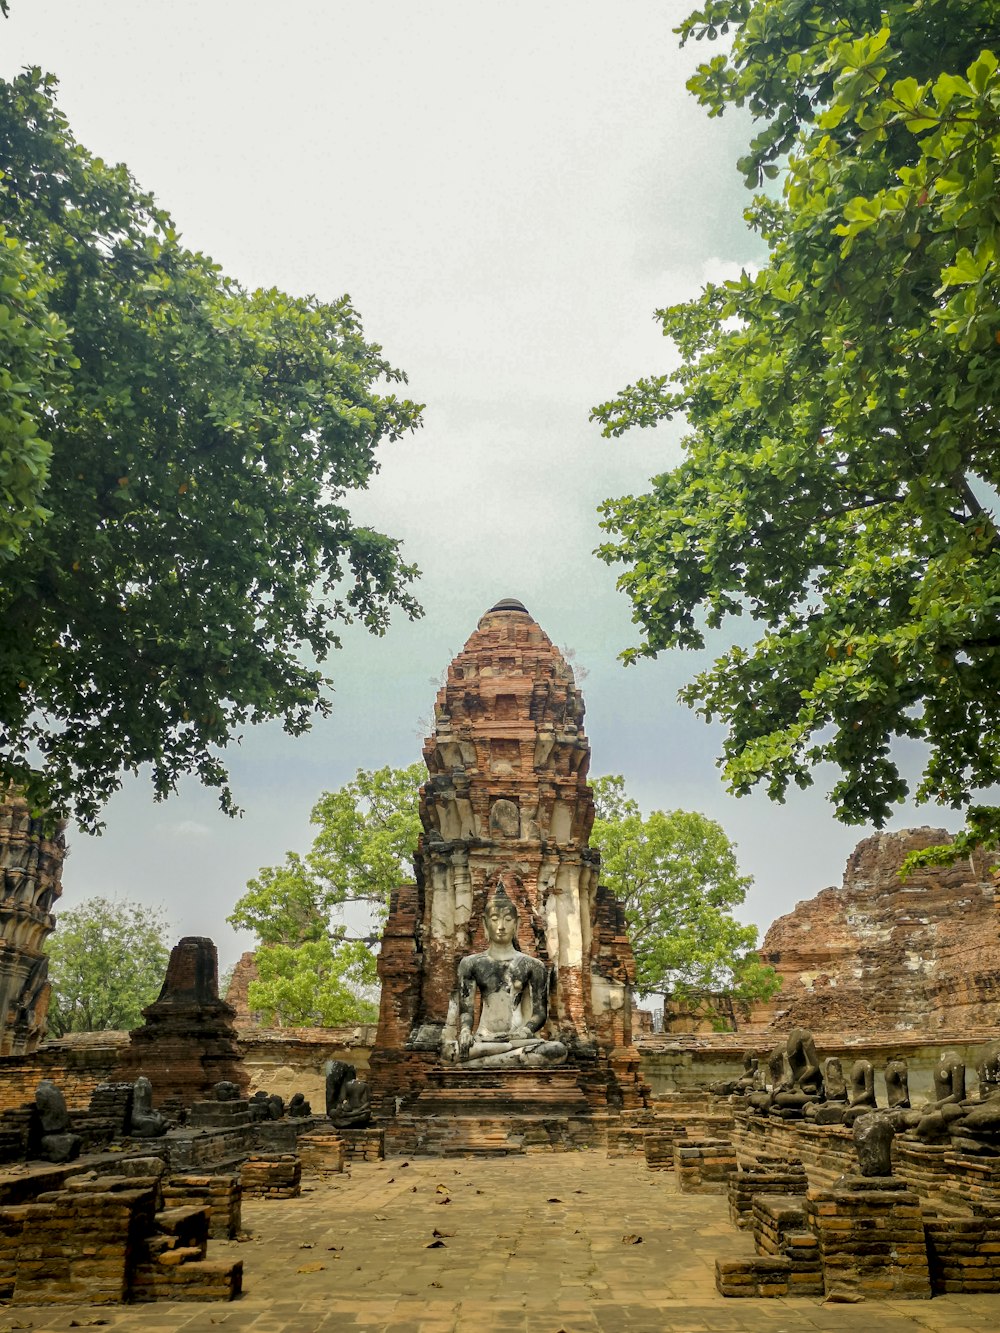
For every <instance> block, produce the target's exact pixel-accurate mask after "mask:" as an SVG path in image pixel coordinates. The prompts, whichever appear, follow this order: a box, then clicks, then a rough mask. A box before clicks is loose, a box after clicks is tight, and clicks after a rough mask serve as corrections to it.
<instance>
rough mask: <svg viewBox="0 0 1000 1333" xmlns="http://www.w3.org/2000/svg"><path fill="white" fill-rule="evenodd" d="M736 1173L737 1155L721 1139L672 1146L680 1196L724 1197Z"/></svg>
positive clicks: (730, 1145)
mask: <svg viewBox="0 0 1000 1333" xmlns="http://www.w3.org/2000/svg"><path fill="white" fill-rule="evenodd" d="M735 1172H736V1152H735V1150H734V1149H733V1145H732V1144H731V1143H727V1142H726V1141H725V1140H724V1139H691V1140H689V1141H687V1142H681V1143H676V1144H675V1145H674V1173H675V1175H676V1177H677V1188H678V1189H679V1190H680V1192H681V1193H682V1194H726V1193H728V1191H729V1178H730V1176H732V1175H733V1174H735Z"/></svg>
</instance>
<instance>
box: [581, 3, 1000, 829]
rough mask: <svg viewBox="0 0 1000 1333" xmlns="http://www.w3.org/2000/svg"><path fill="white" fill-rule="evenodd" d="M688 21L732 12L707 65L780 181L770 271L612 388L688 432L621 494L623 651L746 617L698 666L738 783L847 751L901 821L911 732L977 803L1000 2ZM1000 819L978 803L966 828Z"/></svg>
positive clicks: (618, 542)
mask: <svg viewBox="0 0 1000 1333" xmlns="http://www.w3.org/2000/svg"><path fill="white" fill-rule="evenodd" d="M678 31H679V32H680V33H681V35H682V39H683V40H684V41H687V40H689V39H691V38H694V39H699V38H707V39H708V40H712V39H713V38H716V37H722V36H725V35H728V37H729V42H728V44H727V49H726V51H725V52H722V53H720V54H717V55H714V56H713V57H711V58H710V59H709V60H708V61H707V62H706V63H705V64H703V65H702V66H701V67H700V69H699V70H698V72H697V73H696V74H695V75H694V77H693V78H692V80H691V82H690V84H689V86H690V87H691V88H692V89H693V91H694V92H695V94H696V96H697V97H698V98H699V99H700V100H701V102H702V103H703V105H705V106H706V107H707V109H708V112H709V114H710V115H719V114H722V112H723V111H724V110H725V108H726V107H727V106H730V105H736V106H746V107H748V108H749V110H750V111H751V112H752V113H753V115H754V117H755V120H756V122H757V125H758V132H757V133H756V135H755V137H754V140H753V142H752V144H751V145H750V149H749V152H748V154H747V156H746V157H745V158H744V159H743V161H742V162H741V164H740V166H741V169H742V170H743V172H744V174H745V175H746V177H747V181H748V184H750V185H751V186H752V187H755V186H757V185H758V183H760V182H761V181H762V180H763V179H764V178H767V177H771V178H775V177H779V176H780V178H781V181H780V197H779V198H777V199H775V198H770V197H766V196H763V195H758V196H757V197H756V198H755V199H754V201H753V203H752V205H751V206H750V208H749V211H748V213H747V218H748V220H749V221H750V223H751V225H752V226H753V227H754V228H756V230H757V231H758V232H759V233H760V235H761V237H762V238H763V240H764V242H765V243H766V246H767V250H768V259H767V262H766V263H765V265H764V266H763V267H762V268H761V269H760V271H759V272H757V273H756V274H755V275H751V274H750V273H744V274H743V275H742V277H741V278H740V279H739V280H736V281H733V282H727V283H723V284H715V285H710V286H708V287H706V288H705V289H704V291H703V292H702V294H701V296H700V297H699V298H698V299H696V300H694V301H691V302H688V303H685V304H683V305H678V306H673V307H671V308H669V309H666V310H662V311H660V312H659V317H660V319H661V320H662V324H663V329H664V332H665V333H666V334H667V335H668V336H669V337H670V338H672V339H673V340H674V342H675V343H676V346H677V348H678V350H679V353H680V365H679V368H678V369H677V370H676V371H674V372H673V373H671V374H664V375H656V376H653V377H651V378H648V379H645V380H641V381H638V382H637V383H636V384H634V385H631V386H629V387H628V388H626V389H625V390H624V391H623V392H622V393H621V394H620V395H619V396H618V397H617V398H616V399H614V400H613V401H610V402H607V403H605V404H603V405H602V406H601V407H599V408H596V409H595V416H596V417H597V418H598V419H599V420H600V421H601V422H603V424H604V428H605V433H607V434H610V435H618V434H620V433H621V432H623V431H625V430H627V429H629V428H631V427H633V426H637V425H638V426H651V425H655V424H656V423H658V422H660V421H666V420H669V419H671V418H673V417H683V418H685V419H686V421H687V424H688V426H689V428H690V433H689V434H688V435H687V437H686V439H685V440H684V458H683V461H682V462H681V464H680V465H679V466H678V467H676V468H675V469H674V470H673V471H670V472H666V473H664V474H662V475H660V476H657V477H655V478H654V479H653V481H652V483H651V489H650V490H649V491H648V492H647V493H646V494H643V495H637V496H626V497H624V498H620V499H615V500H609V501H607V502H606V503H605V505H604V506H603V515H604V518H603V526H604V528H605V529H606V531H607V532H608V534H609V540H608V541H607V542H606V543H605V544H604V545H603V546H602V548H601V550H600V554H601V555H602V557H603V558H604V559H605V560H606V561H608V562H621V563H622V564H623V565H624V566H625V568H624V571H623V572H622V573H621V575H620V577H619V587H620V588H622V589H623V590H624V591H625V592H626V593H627V595H628V596H629V597H630V598H631V600H632V603H633V608H634V620H635V621H636V623H637V624H639V625H640V627H641V632H642V641H641V643H640V644H638V645H637V646H635V647H633V648H631V649H629V650H628V652H627V653H626V654H625V656H626V658H627V659H633V658H635V657H637V656H641V655H645V656H654V655H655V654H656V653H657V652H659V651H660V650H661V649H665V648H674V647H681V648H696V649H697V648H702V647H703V646H704V645H705V643H706V633H707V632H708V631H712V630H717V629H718V628H719V627H721V626H723V625H724V624H727V622H730V621H731V619H732V618H734V617H739V616H745V617H749V618H751V619H752V620H754V621H756V622H757V629H756V632H755V633H754V634H752V635H751V634H744V635H742V636H740V637H741V639H742V641H741V642H739V643H737V644H736V645H735V646H733V647H730V648H729V649H728V650H727V651H725V652H724V653H723V654H722V656H720V657H719V658H718V660H717V661H716V662H715V664H714V665H713V666H712V667H710V668H709V669H708V670H706V671H704V672H702V673H701V674H700V675H698V676H697V677H696V678H695V679H694V681H693V682H692V683H691V684H690V685H689V686H688V687H687V688H686V689H685V690H684V691H683V692H682V698H684V699H685V700H686V701H687V702H688V703H689V704H690V705H692V706H694V707H696V708H697V709H698V710H699V711H700V712H701V713H703V714H704V716H705V717H706V718H709V719H711V718H719V719H721V720H722V721H723V722H724V723H725V725H726V727H727V730H728V735H727V739H726V741H725V744H724V754H723V759H722V763H723V767H724V772H725V776H726V778H727V780H728V784H729V787H730V789H731V790H732V791H734V792H736V793H738V794H743V793H745V792H748V791H749V790H750V789H751V788H752V787H754V786H755V785H756V784H758V783H763V784H764V786H765V787H766V789H767V791H768V793H769V795H770V796H771V797H772V798H773V799H775V800H781V799H783V797H784V794H785V792H786V790H787V787H788V784H789V783H790V782H792V783H795V784H797V785H798V786H800V787H806V786H808V785H809V784H810V783H811V782H812V780H813V777H812V770H813V769H814V767H815V766H816V765H817V764H819V763H820V762H824V761H825V762H829V763H831V764H833V765H835V766H836V768H837V769H838V770H839V773H840V776H839V779H838V780H837V782H836V785H835V786H834V787H833V791H832V799H833V802H834V804H835V808H836V813H837V815H838V816H839V818H841V819H842V820H844V821H846V822H849V823H868V822H871V823H874V824H875V825H881V824H882V823H883V822H884V821H885V820H886V818H887V817H888V816H889V814H890V812H891V810H892V808H893V806H894V805H895V804H896V803H898V802H900V801H902V800H903V799H904V797H905V796H906V795H907V793H908V786H907V783H906V781H905V780H904V778H903V776H902V774H901V773H900V771H899V767H898V763H897V758H896V751H897V746H896V744H895V743H896V742H897V741H898V740H899V739H903V740H907V741H917V742H921V743H922V744H923V746H924V754H925V764H924V769H923V774H922V778H921V780H920V783H919V786H918V788H917V790H916V798H917V799H918V800H921V801H926V800H934V801H938V802H943V803H945V804H947V805H951V806H952V807H954V808H962V807H965V806H966V805H968V804H969V803H970V802H971V801H973V800H975V799H977V795H976V794H977V793H979V792H982V791H983V789H985V788H988V787H989V786H990V785H992V784H994V783H996V782H997V781H998V780H1000V550H998V544H997V521H996V489H997V487H998V485H1000V451H998V450H997V447H996V439H997V430H998V421H997V403H998V402H1000V322H998V318H997V310H998V308H1000V268H998V263H997V237H998V231H997V225H998V217H1000V213H998V209H997V180H998V173H1000V134H998V126H1000V73H998V69H997V59H996V56H995V55H994V54H993V52H992V50H991V48H993V47H995V46H996V45H997V44H998V43H1000V5H998V4H996V3H972V2H970V3H964V4H960V5H957V6H956V5H955V4H954V3H953V0H923V2H922V3H920V4H912V3H903V2H902V0H897V2H896V3H883V4H881V5H877V4H876V5H871V4H868V3H859V2H858V0H822V3H819V2H817V3H809V2H808V0H806V2H805V3H796V4H794V5H793V4H789V3H787V0H709V2H708V3H705V4H703V5H702V6H701V7H700V8H699V9H697V10H696V11H695V12H694V13H693V14H692V15H690V17H689V18H687V19H686V20H685V21H684V22H683V23H682V24H681V27H680V28H679V29H678ZM730 641H731V640H730ZM998 835H1000V812H998V811H997V809H996V808H992V807H983V806H978V807H975V808H973V809H972V811H971V815H970V820H969V833H968V835H967V836H965V837H962V838H960V839H959V840H958V842H957V843H956V844H955V845H954V848H953V851H952V853H951V854H952V855H960V854H962V852H964V851H965V850H966V849H967V847H968V844H969V842H970V841H973V842H975V841H979V840H983V839H985V841H986V842H987V843H988V844H990V845H996V843H997V840H998Z"/></svg>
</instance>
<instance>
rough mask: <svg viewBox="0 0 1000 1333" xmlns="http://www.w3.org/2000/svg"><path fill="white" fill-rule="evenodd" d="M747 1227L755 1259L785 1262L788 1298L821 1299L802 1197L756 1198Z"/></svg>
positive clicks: (814, 1243)
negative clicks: (787, 1266)
mask: <svg viewBox="0 0 1000 1333" xmlns="http://www.w3.org/2000/svg"><path fill="white" fill-rule="evenodd" d="M803 1189H804V1184H803ZM751 1224H752V1226H753V1242H754V1248H755V1249H756V1251H757V1253H758V1254H759V1255H762V1256H764V1257H771V1258H777V1257H780V1258H783V1259H787V1260H788V1263H789V1271H788V1295H789V1296H822V1295H823V1270H822V1264H821V1259H820V1251H819V1237H818V1236H817V1235H816V1233H815V1232H814V1231H812V1230H811V1229H810V1228H809V1226H808V1224H807V1220H806V1200H805V1194H804V1193H802V1194H801V1195H795V1194H789V1195H785V1194H784V1192H781V1193H775V1194H756V1195H755V1196H754V1199H753V1208H752V1211H751Z"/></svg>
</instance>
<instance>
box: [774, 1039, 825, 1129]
mask: <svg viewBox="0 0 1000 1333" xmlns="http://www.w3.org/2000/svg"><path fill="white" fill-rule="evenodd" d="M785 1054H786V1056H787V1057H788V1069H789V1077H788V1079H787V1080H785V1086H784V1087H782V1088H781V1089H779V1090H777V1091H775V1093H774V1096H773V1099H772V1107H771V1111H772V1114H774V1115H778V1116H782V1117H784V1118H786V1119H794V1118H796V1117H797V1116H800V1115H801V1114H802V1112H803V1111H804V1109H805V1108H806V1107H808V1106H811V1105H813V1104H819V1103H821V1102H823V1101H824V1100H825V1094H824V1092H823V1075H822V1073H821V1072H820V1067H819V1056H818V1055H817V1054H816V1043H815V1042H814V1041H813V1035H812V1033H811V1032H809V1031H807V1029H806V1028H794V1029H793V1030H792V1031H791V1032H790V1033H789V1034H788V1041H787V1043H786V1046H785Z"/></svg>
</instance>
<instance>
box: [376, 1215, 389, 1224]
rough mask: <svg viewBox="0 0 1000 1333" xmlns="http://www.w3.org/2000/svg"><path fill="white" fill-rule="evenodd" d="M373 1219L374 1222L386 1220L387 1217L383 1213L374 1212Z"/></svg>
mask: <svg viewBox="0 0 1000 1333" xmlns="http://www.w3.org/2000/svg"><path fill="white" fill-rule="evenodd" d="M373 1220H374V1221H375V1222H388V1220H389V1219H388V1218H387V1217H386V1215H385V1213H376V1214H375V1216H374V1218H373Z"/></svg>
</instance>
